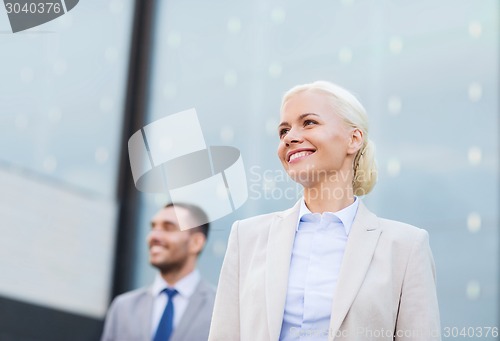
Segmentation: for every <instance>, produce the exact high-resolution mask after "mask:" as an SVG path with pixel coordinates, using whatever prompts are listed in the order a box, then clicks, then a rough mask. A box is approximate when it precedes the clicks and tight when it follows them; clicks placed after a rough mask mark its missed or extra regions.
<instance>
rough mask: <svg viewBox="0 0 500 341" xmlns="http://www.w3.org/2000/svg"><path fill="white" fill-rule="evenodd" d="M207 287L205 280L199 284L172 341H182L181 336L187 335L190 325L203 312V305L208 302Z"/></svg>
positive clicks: (174, 332)
mask: <svg viewBox="0 0 500 341" xmlns="http://www.w3.org/2000/svg"><path fill="white" fill-rule="evenodd" d="M205 289H206V287H205V283H204V282H203V279H201V280H200V282H199V283H198V285H197V287H196V290H195V291H194V293H193V295H192V296H191V298H190V299H189V303H188V306H187V307H186V310H185V311H184V313H183V314H182V317H181V320H180V321H179V325H178V326H177V328H175V329H174V331H173V333H172V337H171V339H172V341H173V340H180V339H182V338H181V337H180V335H185V334H186V333H187V331H188V330H189V327H190V325H191V324H192V322H193V320H194V319H195V317H196V315H197V314H198V313H199V312H200V311H201V310H202V308H203V305H204V304H205V301H206V292H207V291H206V290H205Z"/></svg>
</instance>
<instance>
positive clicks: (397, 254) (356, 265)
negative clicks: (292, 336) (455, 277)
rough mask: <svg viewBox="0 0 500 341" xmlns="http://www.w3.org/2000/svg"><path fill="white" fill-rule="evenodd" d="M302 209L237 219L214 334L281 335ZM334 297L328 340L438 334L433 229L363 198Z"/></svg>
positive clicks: (226, 340)
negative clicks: (390, 216)
mask: <svg viewBox="0 0 500 341" xmlns="http://www.w3.org/2000/svg"><path fill="white" fill-rule="evenodd" d="M299 209H300V201H299V202H298V203H297V204H296V205H295V206H294V207H292V208H291V209H288V210H286V211H282V212H276V213H270V214H265V215H261V216H257V217H253V218H249V219H245V220H241V221H236V222H235V223H234V224H233V227H232V229H231V233H230V236H229V242H228V247H227V251H226V255H225V258H224V263H223V265H222V270H221V274H220V278H219V285H218V288H217V294H216V298H215V306H214V312H213V317H212V323H211V327H210V335H209V338H208V339H209V341H237V340H242V341H246V340H248V341H255V340H259V341H266V340H269V341H276V340H278V339H279V336H280V331H281V325H282V322H283V313H284V308H285V299H286V294H287V287H288V272H289V268H290V259H291V254H292V247H293V242H294V238H295V228H296V226H297V219H298V215H299ZM325 271H328V269H325ZM333 302H334V304H333V306H332V312H331V319H330V328H329V331H328V335H329V337H328V340H357V341H359V340H422V341H424V340H425V341H428V340H440V339H441V337H440V321H439V309H438V303H437V297H436V285H435V269H434V260H433V258H432V254H431V250H430V247H429V240H428V234H427V232H426V231H425V230H422V229H419V228H416V227H414V226H410V225H407V224H403V223H400V222H396V221H391V220H386V219H382V218H378V217H377V216H376V215H374V214H373V213H371V212H370V211H369V210H368V209H367V208H366V207H365V206H364V205H363V203H360V205H359V208H358V211H357V213H356V217H355V218H354V222H353V225H352V229H351V232H350V233H349V237H348V241H347V245H346V250H345V254H344V258H343V261H342V266H341V269H340V274H339V279H338V283H337V287H336V290H335V292H334V296H333ZM305 339H306V340H307V339H308V338H307V337H306V338H305ZM310 340H314V336H310Z"/></svg>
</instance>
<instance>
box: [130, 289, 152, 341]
mask: <svg viewBox="0 0 500 341" xmlns="http://www.w3.org/2000/svg"><path fill="white" fill-rule="evenodd" d="M151 291H152V288H150V287H149V288H147V289H146V290H144V292H143V293H142V304H140V305H138V306H137V310H138V311H136V312H135V314H134V316H139V319H140V321H139V322H138V323H137V325H138V326H140V328H141V335H142V336H143V337H144V340H149V339H151V325H152V318H153V294H152V293H151ZM134 323H135V322H134Z"/></svg>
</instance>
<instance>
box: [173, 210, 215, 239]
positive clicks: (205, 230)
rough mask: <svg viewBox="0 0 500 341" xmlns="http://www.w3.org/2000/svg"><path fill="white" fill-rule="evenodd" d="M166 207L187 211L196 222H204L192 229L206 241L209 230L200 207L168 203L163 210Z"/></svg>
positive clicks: (205, 217)
mask: <svg viewBox="0 0 500 341" xmlns="http://www.w3.org/2000/svg"><path fill="white" fill-rule="evenodd" d="M167 207H182V208H185V209H186V210H188V211H189V214H190V215H191V216H192V217H193V218H194V219H195V220H196V222H206V223H202V224H201V225H199V226H197V227H193V229H197V230H198V231H200V232H201V233H203V235H204V236H205V239H208V230H209V229H210V223H209V222H208V217H207V214H206V213H205V211H203V210H202V209H201V208H200V207H198V206H196V205H192V204H186V203H183V202H176V203H172V202H170V203H168V204H166V205H165V207H164V208H167Z"/></svg>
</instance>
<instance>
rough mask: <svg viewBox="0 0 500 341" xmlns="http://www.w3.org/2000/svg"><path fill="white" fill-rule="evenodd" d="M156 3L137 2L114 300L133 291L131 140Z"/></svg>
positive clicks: (144, 98)
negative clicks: (119, 295)
mask: <svg viewBox="0 0 500 341" xmlns="http://www.w3.org/2000/svg"><path fill="white" fill-rule="evenodd" d="M155 5H156V1H155V0H136V2H135V11H134V23H133V30H132V42H131V48H130V62H129V70H128V80H127V92H126V99H125V116H124V121H123V132H122V139H121V155H120V164H119V177H118V186H117V196H118V202H119V213H118V214H119V217H118V226H117V237H116V249H115V261H114V262H115V266H114V276H113V289H112V296H113V297H114V296H116V295H118V294H120V293H123V292H125V291H127V290H130V289H131V285H132V278H133V274H134V273H133V272H134V269H133V266H132V264H133V260H134V256H135V239H136V237H137V227H136V225H137V214H138V211H139V210H138V205H139V193H138V191H137V189H136V188H135V187H134V181H133V178H132V172H131V170H130V161H129V157H128V139H129V138H130V136H132V134H133V133H134V132H136V131H137V130H139V129H140V128H142V127H143V125H144V122H145V117H146V112H147V102H148V84H149V70H150V64H151V63H150V61H151V55H152V41H153V29H154V18H155V15H154V7H155Z"/></svg>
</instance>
